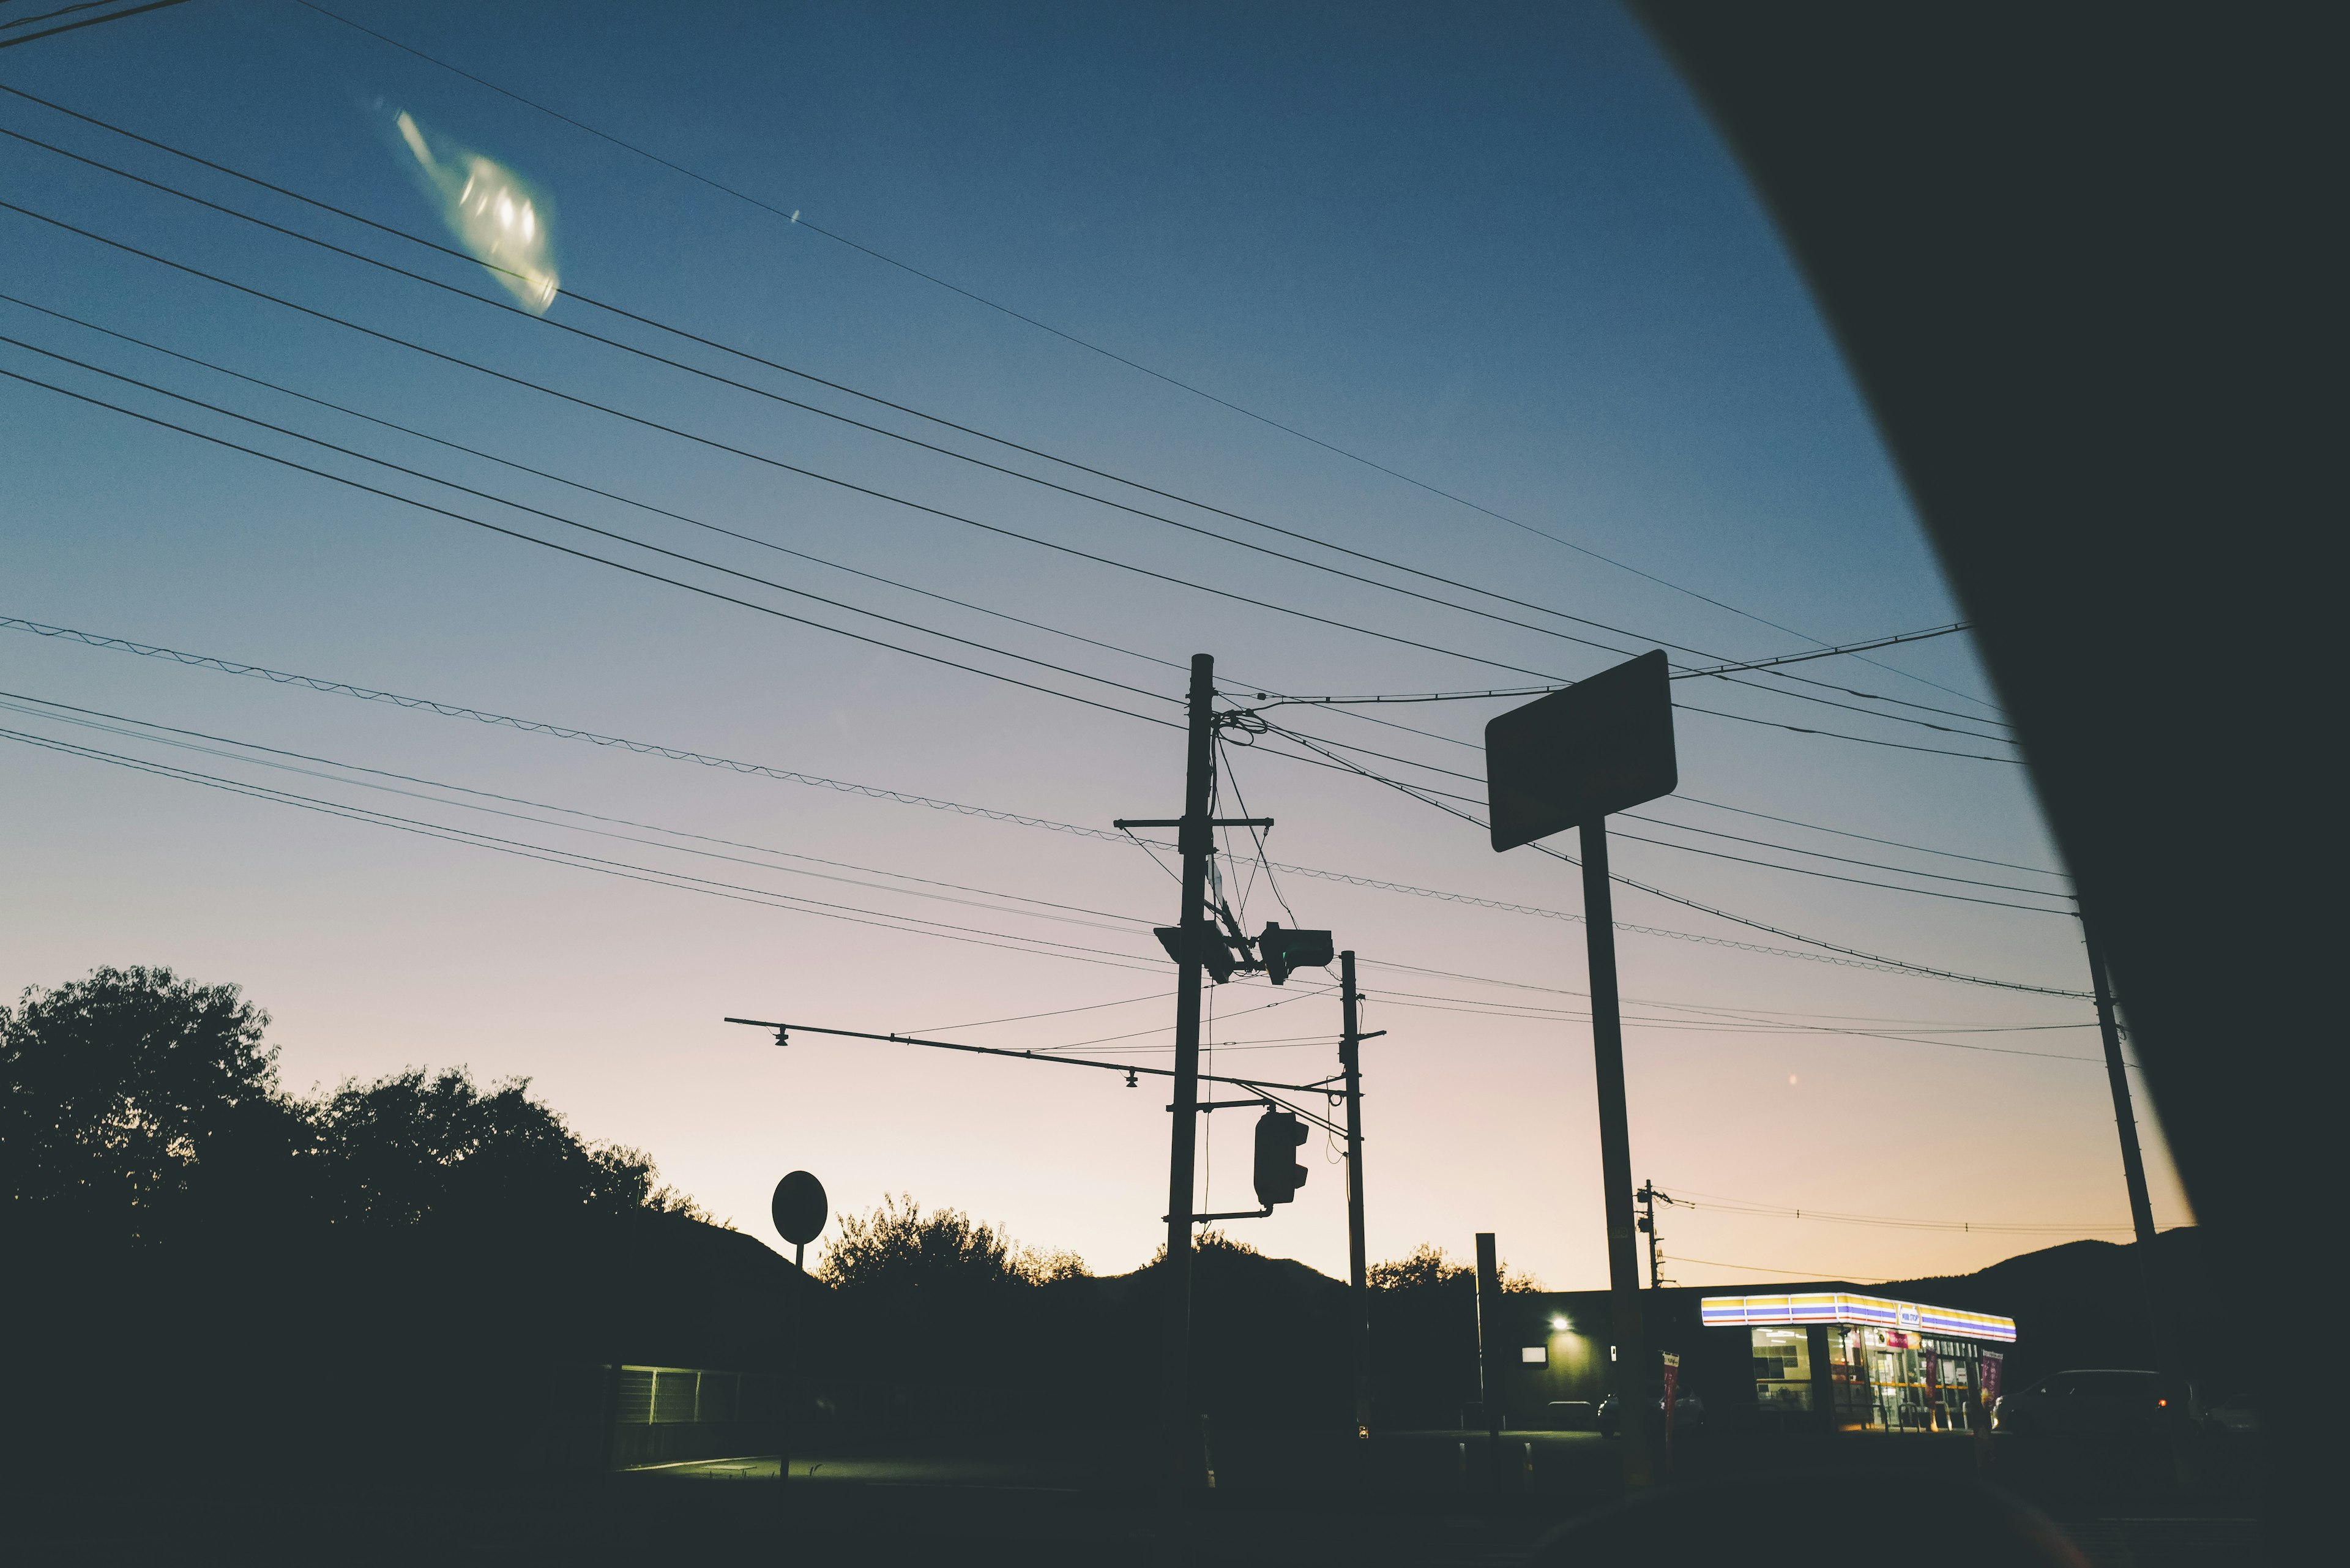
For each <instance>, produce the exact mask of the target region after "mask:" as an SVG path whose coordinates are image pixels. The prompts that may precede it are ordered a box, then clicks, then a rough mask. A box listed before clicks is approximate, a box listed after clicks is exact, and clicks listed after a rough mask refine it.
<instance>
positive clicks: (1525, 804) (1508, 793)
mask: <svg viewBox="0 0 2350 1568" xmlns="http://www.w3.org/2000/svg"><path fill="white" fill-rule="evenodd" d="M1679 784H1680V773H1679V765H1678V763H1676V762H1675V761H1674V757H1673V695H1672V687H1671V684H1670V680H1669V675H1668V673H1667V671H1666V669H1665V655H1664V650H1663V649H1657V650H1655V651H1653V652H1649V653H1644V654H1642V655H1640V657H1639V658H1638V659H1629V660H1627V661H1626V662H1625V663H1622V664H1619V665H1617V666H1616V668H1615V669H1613V670H1602V671H1600V672H1599V673H1598V674H1596V675H1595V676H1593V677H1592V678H1591V679H1590V680H1584V681H1579V682H1577V683H1576V684H1575V685H1573V686H1570V687H1568V688H1567V689H1566V690H1565V691H1554V692H1552V693H1551V694H1550V695H1549V696H1547V697H1538V698H1536V699H1535V700H1534V701H1532V702H1529V703H1527V704H1526V705H1525V706H1524V707H1523V708H1513V709H1511V710H1510V711H1508V712H1506V713H1503V714H1500V715H1498V716H1497V717H1495V718H1494V719H1493V720H1492V722H1490V723H1488V724H1487V725H1486V726H1485V793H1486V803H1487V805H1488V807H1489V809H1490V812H1491V815H1492V825H1493V847H1494V848H1495V849H1497V850H1501V849H1514V848H1516V847H1517V846H1519V845H1521V844H1531V843H1533V842H1534V840H1535V839H1537V838H1547V837H1549V836H1551V835H1552V834H1554V833H1564V832H1565V831H1566V830H1567V829H1568V828H1570V827H1580V826H1582V825H1583V824H1585V823H1586V822H1596V821H1598V820H1599V819H1600V818H1601V817H1604V816H1606V815H1607V814H1608V813H1609V812H1613V811H1623V810H1625V809H1627V807H1630V806H1635V805H1639V804H1640V803H1641V802H1642V801H1644V800H1654V799H1656V798H1657V797H1658V796H1659V795H1666V794H1672V793H1673V791H1674V790H1675V789H1676V788H1678V787H1679Z"/></svg>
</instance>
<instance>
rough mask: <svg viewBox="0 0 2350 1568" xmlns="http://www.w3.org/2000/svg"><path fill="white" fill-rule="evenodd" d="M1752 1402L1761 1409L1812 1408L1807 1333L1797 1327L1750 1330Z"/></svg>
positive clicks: (1808, 1335)
mask: <svg viewBox="0 0 2350 1568" xmlns="http://www.w3.org/2000/svg"><path fill="white" fill-rule="evenodd" d="M1754 1403H1755V1404H1756V1405H1758V1406H1760V1407H1762V1408H1763V1409H1765V1410H1808V1409H1810V1408H1812V1348H1811V1335H1810V1334H1806V1333H1805V1332H1804V1330H1802V1329H1800V1328H1758V1329H1756V1330H1754Z"/></svg>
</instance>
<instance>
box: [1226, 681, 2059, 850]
mask: <svg viewBox="0 0 2350 1568" xmlns="http://www.w3.org/2000/svg"><path fill="white" fill-rule="evenodd" d="M1554 690H1555V688H1552V687H1530V688H1527V689H1525V691H1523V692H1522V693H1521V692H1510V693H1500V692H1496V693H1492V695H1538V694H1547V693H1548V692H1550V691H1554ZM1222 695H1224V696H1225V697H1226V698H1227V699H1228V700H1230V701H1233V702H1234V704H1235V705H1239V704H1240V703H1241V702H1242V701H1243V698H1244V696H1245V695H1246V690H1245V688H1243V689H1240V690H1235V691H1227V692H1224V693H1222ZM1269 695H1271V693H1268V692H1265V691H1257V692H1255V696H1256V697H1257V698H1258V699H1259V700H1260V701H1262V700H1263V699H1264V698H1265V697H1267V696H1269ZM1303 701H1312V700H1311V699H1305V700H1303ZM1277 705H1278V704H1276V706H1277ZM1676 706H1678V704H1676ZM1324 711H1326V712H1331V713H1337V714H1342V715H1344V716H1345V717H1347V718H1349V719H1357V720H1360V721H1362V722H1365V723H1368V724H1377V725H1379V726H1380V727H1381V728H1383V729H1390V730H1400V731H1403V732H1405V733H1407V734H1411V735H1418V736H1419V737H1421V738H1422V739H1423V740H1430V741H1438V742H1442V743H1444V744H1445V745H1448V746H1458V747H1460V748H1461V749H1462V750H1464V751H1471V752H1476V753H1480V754H1481V755H1482V753H1483V751H1484V747H1483V746H1482V743H1480V742H1476V741H1464V740H1462V739H1461V737H1459V736H1457V735H1446V734H1441V733H1439V732H1436V731H1434V730H1422V729H1419V728H1417V727H1415V726H1413V725H1410V724H1399V723H1397V722H1395V721H1393V720H1391V719H1381V718H1378V717H1377V716H1375V715H1373V714H1370V713H1366V712H1363V711H1360V710H1359V709H1357V708H1352V707H1330V708H1326V709H1325V710H1324ZM1934 711H1940V710H1939V709H1938V710H1934ZM1320 738H1321V737H1318V736H1317V737H1316V739H1320ZM1326 744H1330V745H1334V746H1343V745H1346V744H1347V742H1338V741H1328V742H1326ZM1365 754H1366V755H1373V756H1378V757H1381V758H1382V759H1383V760H1386V761H1390V762H1403V761H1406V759H1403V758H1399V757H1389V756H1388V755H1387V754H1386V753H1375V752H1369V751H1367V750H1366V752H1365ZM1409 765H1410V766H1412V767H1417V768H1425V769H1427V770H1429V771H1430V772H1433V773H1451V776H1453V777H1455V778H1466V779H1473V778H1474V777H1475V776H1476V775H1474V774H1462V773H1457V772H1453V771H1452V770H1451V769H1446V768H1440V767H1438V766H1436V765H1435V764H1433V763H1419V762H1412V763H1409ZM1671 798H1672V800H1674V801H1676V802H1687V803H1688V804H1690V805H1704V806H1711V807H1713V808H1714V809H1715V810H1717V811H1728V812H1734V813H1736V814H1737V815H1741V816H1753V817H1760V818H1762V819H1763V820H1764V821H1766V822H1779V823H1784V824H1785V825H1786V826H1790V827H1801V828H1804V829H1807V830H1808V831H1810V832H1813V833H1826V834H1832V835H1834V836H1837V837H1839V838H1854V839H1858V840H1860V841H1862V842H1864V843H1867V844H1882V845H1885V846H1887V847H1888V848H1893V849H1909V850H1915V851H1916V852H1917V853H1918V854H1920V855H1936V856H1941V857H1947V858H1949V859H1952V860H1970V861H1973V862H1974V863H1976V864H1977V865H1981V866H1998V867H2003V868H2005V869H2007V870H2010V871H2029V872H2032V873H2033V875H2035V876H2041V877H2064V876H2065V875H2066V873H2064V872H2062V871H2051V870H2049V869H2047V868H2046V867H2039V866H2024V865H2020V864H2018V863H2017V862H2015V861H2012V860H1994V859H1990V858H1987V857H1983V856H1980V855H1964V854H1960V852H1958V851H1957V850H1952V849H1935V848H1932V847H1929V846H1926V845H1923V844H1909V843H1906V842H1904V841H1903V840H1901V839H1898V838H1880V837H1877V836H1874V835H1871V834H1866V833H1852V832H1848V831H1846V829H1844V828H1840V827H1825V826H1821V825H1820V824H1818V823H1816V822H1801V821H1798V820H1796V819H1795V818H1794V817H1788V816H1773V815H1771V814H1770V813H1769V812H1764V811H1751V810H1748V809H1747V808H1746V807H1744V806H1737V805H1725V804H1723V803H1722V802H1721V801H1717V800H1707V799H1705V798H1703V797H1702V796H1699V795H1693V794H1680V793H1677V794H1674V795H1673V796H1672V797H1671ZM1690 831H1691V832H1703V831H1705V830H1704V829H1702V828H1691V829H1690ZM1780 847H1782V848H1787V849H1791V850H1794V846H1790V845H1783V846H1780ZM1794 853H1796V854H1804V853H1808V851H1804V850H1794ZM1914 875H1917V876H1928V875H1931V873H1928V872H1917V873H1914Z"/></svg>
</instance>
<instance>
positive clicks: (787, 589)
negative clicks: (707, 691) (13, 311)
mask: <svg viewBox="0 0 2350 1568" xmlns="http://www.w3.org/2000/svg"><path fill="white" fill-rule="evenodd" d="M0 343H5V344H9V345H11V346H13V347H15V348H23V349H26V350H27V351H28V352H31V353H35V354H38V355H41V356H42V357H43V358H49V359H55V360H57V361H59V362H60V363H63V364H67V365H72V366H74V367H76V368H77V369H83V370H88V371H90V372H91V373H92V374H95V375H99V376H104V377H106V378H108V379H110V380H116V381H120V382H123V383H125V384H126V385H129V386H133V387H137V388H140V389H141V390H144V391H149V392H153V393H155V394H156V395H158V396H159V397H165V398H171V399H172V400H175V401H178V402H182V403H187V404H190V405H191V406H192V407H195V408H199V409H203V410H207V411H208V412H211V413H215V414H219V415H221V416H223V417H224V418H226V419H232V420H237V421H242V422H243V423H245V424H249V425H254V426H256V427H257V428H259V429H262V430H265V431H273V432H275V433H276V434H278V435H282V436H290V437H292V438H293V439H294V440H296V441H307V442H309V443H310V444H311V445H313V446H317V447H324V448H325V449H326V450H327V451H328V452H338V453H340V454H341V455H343V456H345V457H351V458H357V459H359V461H360V462H371V463H374V464H375V465H377V466H378V467H380V468H388V469H390V470H391V471H392V472H394V473H404V474H406V475H408V476H409V477H410V478H411V479H421V480H423V481H424V482H425V483H429V484H438V485H441V486H443V487H444V488H446V489H450V490H454V491H456V492H458V493H461V494H464V495H471V496H473V497H475V498H477V499H479V500H483V501H488V502H493V503H494V504H497V505H500V506H509V507H512V508H513V509H514V510H515V511H517V512H524V513H527V514H530V515H532V516H534V517H542V518H545V519H546V520H547V521H548V522H550V523H559V524H563V525H564V526H565V527H567V528H577V529H579V530H580V531H581V532H583V533H587V534H592V535H596V536H597V537H598V538H599V539H608V540H611V541H613V542H614V543H616V544H622V545H634V546H636V547H637V548H638V549H639V550H645V551H648V552H650V553H651V554H653V555H656V556H666V557H667V558H669V559H670V560H672V561H681V562H684V563H686V564H688V565H691V566H701V567H702V568H704V569H705V570H708V571H712V572H717V573H719V574H721V575H722V576H730V577H737V578H740V579H741V580H743V582H746V583H756V584H757V585H758V586H760V587H765V588H773V589H775V591H776V592H778V593H785V594H792V595H795V596H796V597H801V598H806V599H814V600H815V601H816V603H818V604H821V605H826V606H828V607H831V608H834V609H838V610H847V612H848V613H850V614H851V615H861V616H867V617H869V618H872V619H875V620H879V621H882V622H884V623H886V624H888V625H889V626H894V627H899V628H902V629H904V630H907V631H915V632H920V633H922V634H924V635H926V636H930V637H936V638H940V639H943V640H945V641H948V642H953V643H960V644H962V646H963V647H965V648H973V649H979V650H981V651H982V652H985V653H993V654H995V655H996V656H998V657H999V658H1003V659H1016V660H1018V661H1019V662H1021V663H1023V664H1033V665H1035V666H1036V667H1037V668H1039V669H1042V670H1052V671H1053V672H1054V673H1055V674H1057V675H1068V676H1074V677H1075V678H1076V679H1077V680H1092V681H1096V682H1097V683H1099V684H1101V685H1104V686H1109V687H1113V688H1115V689H1116V690H1118V691H1125V692H1128V693H1130V694H1132V695H1134V696H1137V697H1142V698H1147V699H1149V701H1173V699H1171V698H1169V697H1166V696H1165V695H1163V694H1162V693H1160V692H1157V691H1150V690H1149V689H1148V688H1145V687H1140V686H1135V685H1131V684H1129V683H1128V682H1126V681H1123V680H1111V679H1110V678H1108V677H1107V676H1103V675H1094V674H1090V673H1088V672H1087V671H1086V670H1073V669H1071V668H1069V667H1068V666H1066V665H1060V664H1055V663H1053V662H1052V661H1051V660H1049V659H1036V658H1034V657H1032V656H1030V655H1028V654H1024V653H1014V652H1013V651H1011V650H1010V649H1003V648H997V647H995V646H994V645H993V644H992V643H984V642H978V641H975V640H973V639H970V638H966V637H958V636H956V635H954V634H953V633H951V632H946V631H941V630H939V629H938V628H935V627H929V626H923V625H920V624H918V623H916V622H913V621H909V620H900V619H899V618H897V617H895V616H889V615H883V614H882V613H881V612H880V611H879V610H869V609H865V608H862V607H858V606H857V605H853V604H849V603H847V602H846V601H844V600H841V599H836V598H830V597H827V596H825V595H823V594H818V593H814V592H811V591H809V590H808V589H806V588H795V587H792V586H790V585H789V584H787V583H779V582H776V581H775V580H774V579H773V578H770V577H763V576H758V575H756V574H755V573H752V572H744V571H740V570H737V569H736V568H734V567H733V566H721V565H720V564H718V563H717V562H715V561H707V560H703V559H702V557H700V556H689V555H687V554H685V553H684V552H683V551H680V550H671V549H669V548H667V547H666V546H663V545H653V544H649V543H647V542H646V541H644V540H642V539H639V538H636V537H633V536H632V535H626V534H620V533H616V532H614V531H612V530H611V529H608V528H598V527H597V526H596V525H594V524H588V523H582V522H580V521H578V520H577V518H572V517H567V516H565V515H563V514H560V513H556V512H549V511H547V510H546V509H545V508H543V507H537V506H532V505H529V504H525V503H523V502H520V501H515V500H511V499H509V498H508V497H505V496H503V495H499V494H495V493H493V492H490V491H486V490H480V489H476V488H475V487H473V485H470V484H461V483H458V482H456V481H455V480H451V479H443V478H442V477H440V476H439V475H437V474H433V473H428V472H425V471H423V470H421V469H416V468H410V467H408V466H406V465H405V464H402V463H397V462H391V461H390V459H388V458H380V457H376V456H373V455H372V454H370V453H368V452H360V451H359V450H357V449H356V448H353V447H347V446H341V445H338V444H337V443H336V442H333V441H327V440H324V439H322V438H321V437H318V436H314V435H308V434H306V433H304V432H303V431H297V430H293V429H290V428H288V427H286V426H285V425H279V424H273V423H271V422H270V421H267V420H263V419H256V418H255V417H254V416H253V415H251V414H241V413H238V412H237V411H236V410H234V409H228V408H224V407H222V406H221V405H220V404H218V403H213V402H208V401H206V400H203V399H202V398H196V397H191V396H189V395H188V394H187V393H185V392H175V391H172V389H170V388H168V387H159V386H157V385H155V384H154V383H153V382H151V381H142V380H140V379H138V378H137V377H135V376H127V375H124V374H123V373H122V372H120V371H119V370H109V369H106V368H105V367H104V366H101V365H93V364H90V363H89V362H88V361H87V360H82V359H76V358H72V357H71V356H70V355H66V354H59V353H57V352H56V351H55V350H53V349H48V348H40V347H38V346H36V345H35V344H31V343H26V342H25V341H23V340H22V339H20V338H15V337H7V336H6V335H5V334H0ZM33 384H34V385H36V386H47V385H48V383H47V382H45V381H36V382H34V383H33ZM51 390H57V389H56V388H51ZM99 406H100V407H105V408H112V407H114V405H112V404H100V405H99ZM118 411H121V412H127V411H128V410H118ZM170 428H172V429H175V430H176V429H179V428H180V427H178V426H176V425H175V426H172V427H170ZM238 450H239V451H244V450H245V449H244V448H239V449H238ZM296 466H301V467H305V468H306V469H307V465H300V464H297V465H296ZM307 472H317V473H323V472H324V471H323V470H317V469H307ZM327 477H329V478H331V477H333V476H332V475H330V474H329V475H327ZM401 499H405V498H404V497H403V498H401ZM719 532H722V533H723V532H731V531H729V530H723V529H722V530H719ZM736 537H743V535H736ZM809 624H812V625H813V624H816V623H813V622H811V623H809ZM825 629H827V630H830V629H835V628H825ZM901 651H903V650H901ZM958 668H966V667H961V666H959V667H958ZM1037 690H1042V688H1037Z"/></svg>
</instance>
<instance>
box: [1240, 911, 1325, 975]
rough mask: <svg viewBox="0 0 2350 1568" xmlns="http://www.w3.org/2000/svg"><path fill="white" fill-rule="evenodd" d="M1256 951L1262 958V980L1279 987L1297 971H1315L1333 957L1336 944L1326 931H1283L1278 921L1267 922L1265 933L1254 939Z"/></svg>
mask: <svg viewBox="0 0 2350 1568" xmlns="http://www.w3.org/2000/svg"><path fill="white" fill-rule="evenodd" d="M1256 950H1257V951H1258V952H1259V953H1260V954H1262V955H1263V959H1264V972H1265V978H1266V979H1268V980H1270V981H1273V983H1274V984H1275V985H1279V984H1280V983H1281V982H1282V981H1284V980H1287V979H1288V978H1289V971H1292V970H1297V969H1316V968H1319V967H1320V966H1321V965H1323V964H1326V963H1328V962H1329V961H1330V960H1331V959H1332V958H1333V957H1334V956H1336V944H1335V943H1334V942H1332V940H1330V933H1329V932H1327V931H1299V930H1286V931H1285V930H1283V929H1281V922H1280V921H1278V920H1273V921H1268V922H1266V925H1265V928H1264V934H1263V936H1260V937H1259V938H1257V940H1256Z"/></svg>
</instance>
